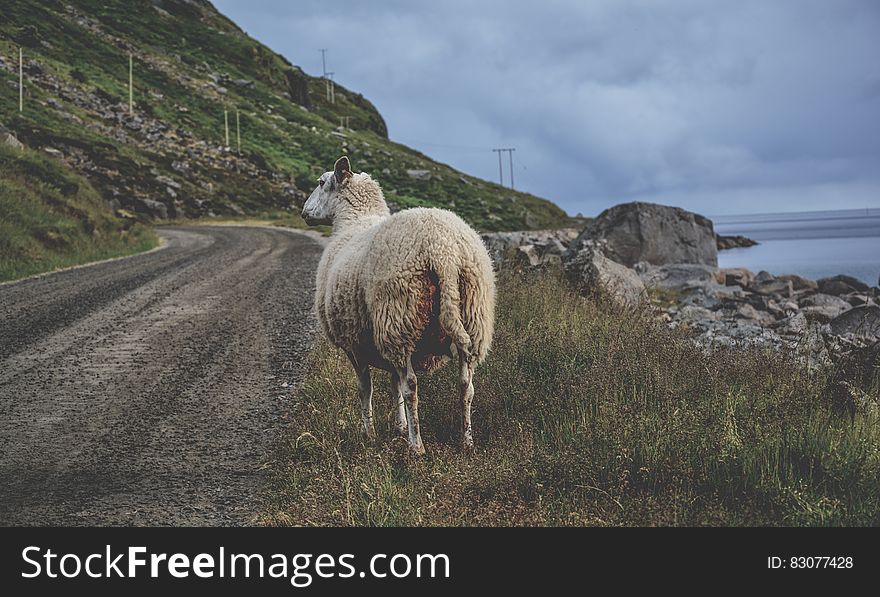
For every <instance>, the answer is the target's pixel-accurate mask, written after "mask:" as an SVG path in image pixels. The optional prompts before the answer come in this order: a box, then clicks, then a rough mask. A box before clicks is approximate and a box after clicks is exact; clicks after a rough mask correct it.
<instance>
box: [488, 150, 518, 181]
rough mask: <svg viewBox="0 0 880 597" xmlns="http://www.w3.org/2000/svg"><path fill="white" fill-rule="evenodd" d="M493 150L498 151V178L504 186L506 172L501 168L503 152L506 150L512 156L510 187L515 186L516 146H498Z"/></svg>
mask: <svg viewBox="0 0 880 597" xmlns="http://www.w3.org/2000/svg"><path fill="white" fill-rule="evenodd" d="M492 151H494V152H496V153H498V179H499V181H500V182H499V183H498V184H500V185H501V186H502V187H503V186H504V172H503V171H502V169H501V153H502V152H504V151H506V152H507V155H508V156H509V157H510V188H511V189H512V188H513V152H514V151H516V148H515V147H497V148H495V149H493V150H492Z"/></svg>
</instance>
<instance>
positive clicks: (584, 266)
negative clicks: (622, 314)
mask: <svg viewBox="0 0 880 597" xmlns="http://www.w3.org/2000/svg"><path fill="white" fill-rule="evenodd" d="M563 263H564V267H565V274H566V276H567V277H568V279H569V280H570V281H571V282H572V283H574V284H575V285H576V286H577V287H578V288H579V289H580V290H581V291H582V292H598V293H599V294H601V295H602V296H605V297H608V298H610V299H611V300H613V301H614V302H615V303H617V304H618V305H620V306H623V307H627V308H631V307H636V306H638V305H639V304H641V303H642V301H643V300H644V297H645V285H644V283H642V280H641V278H639V276H638V274H637V273H636V272H635V271H633V270H631V269H630V268H628V267H626V266H624V265H621V264H619V263H617V262H616V261H612V260H611V259H608V258H607V257H605V256H604V255H603V254H602V253H601V251H599V250H598V249H597V248H596V247H593V246H590V245H587V246H585V247H583V248H582V249H581V250H580V251H579V252H578V253H577V254H576V255H575V256H574V257H568V258H567V259H565V260H564V261H563Z"/></svg>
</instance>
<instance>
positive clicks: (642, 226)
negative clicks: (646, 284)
mask: <svg viewBox="0 0 880 597" xmlns="http://www.w3.org/2000/svg"><path fill="white" fill-rule="evenodd" d="M588 240H592V241H595V242H596V243H599V244H601V246H602V251H603V253H604V254H605V255H606V256H607V257H608V258H610V259H613V260H614V261H616V262H618V263H622V264H623V265H626V266H629V267H632V266H633V265H635V264H636V263H638V262H639V261H646V262H648V263H650V264H652V265H666V264H669V263H701V264H703V265H711V266H717V265H718V249H717V247H716V246H715V231H714V229H713V227H712V222H711V220H709V219H708V218H705V217H703V216H701V215H698V214H695V213H692V212H689V211H686V210H684V209H681V208H678V207H669V206H666V205H657V204H655V203H643V202H635V203H624V204H621V205H616V206H614V207H612V208H609V209H606V210H605V211H603V212H602V213H601V214H599V216H598V217H597V218H596V219H595V220H593V221H592V222H591V223H590V224H589V225H587V227H586V228H585V229H584V231H583V232H582V233H581V234H580V236H578V238H577V240H576V241H575V243H573V246H572V247H571V248H570V251H573V252H577V251H578V250H580V248H581V246H583V244H584V243H585V242H586V241H588ZM563 259H564V258H563Z"/></svg>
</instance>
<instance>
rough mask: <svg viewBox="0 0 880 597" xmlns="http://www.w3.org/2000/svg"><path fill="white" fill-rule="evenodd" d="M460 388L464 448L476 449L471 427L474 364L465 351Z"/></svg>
mask: <svg viewBox="0 0 880 597" xmlns="http://www.w3.org/2000/svg"><path fill="white" fill-rule="evenodd" d="M458 389H459V395H460V396H461V427H462V433H461V442H462V448H463V449H464V450H466V451H472V450H473V449H474V432H473V429H472V428H471V405H472V404H473V401H474V364H473V363H472V362H469V360H468V357H467V355H465V354H464V353H462V355H461V367H460V375H459V379H458Z"/></svg>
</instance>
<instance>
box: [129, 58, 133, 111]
mask: <svg viewBox="0 0 880 597" xmlns="http://www.w3.org/2000/svg"><path fill="white" fill-rule="evenodd" d="M128 113H129V114H134V58H133V57H132V55H131V52H129V53H128Z"/></svg>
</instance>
